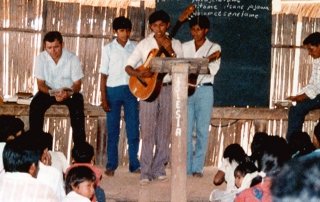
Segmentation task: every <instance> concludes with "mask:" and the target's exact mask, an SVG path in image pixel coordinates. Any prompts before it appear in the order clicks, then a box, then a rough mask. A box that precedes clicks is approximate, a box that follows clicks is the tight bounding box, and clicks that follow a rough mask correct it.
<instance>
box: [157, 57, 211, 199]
mask: <svg viewBox="0 0 320 202" xmlns="http://www.w3.org/2000/svg"><path fill="white" fill-rule="evenodd" d="M208 63H209V60H208V59H206V58H181V59H180V58H161V57H156V58H154V59H153V60H152V61H151V67H152V71H153V72H172V128H171V137H172V139H171V143H172V144H171V147H172V150H171V152H172V153H171V164H172V166H171V200H170V201H171V202H183V201H187V133H188V127H187V125H188V114H187V112H188V74H189V73H197V74H199V73H202V74H206V73H208Z"/></svg>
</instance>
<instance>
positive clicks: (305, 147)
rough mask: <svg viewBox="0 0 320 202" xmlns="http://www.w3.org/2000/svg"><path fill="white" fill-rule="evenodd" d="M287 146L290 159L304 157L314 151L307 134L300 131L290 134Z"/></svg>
mask: <svg viewBox="0 0 320 202" xmlns="http://www.w3.org/2000/svg"><path fill="white" fill-rule="evenodd" d="M288 146H289V151H290V155H291V156H292V158H297V157H300V156H304V155H306V154H309V153H311V152H312V151H314V150H315V149H316V148H315V147H314V145H313V144H312V142H311V138H310V136H309V134H308V133H306V132H302V131H294V132H293V133H292V134H291V136H290V139H289V141H288Z"/></svg>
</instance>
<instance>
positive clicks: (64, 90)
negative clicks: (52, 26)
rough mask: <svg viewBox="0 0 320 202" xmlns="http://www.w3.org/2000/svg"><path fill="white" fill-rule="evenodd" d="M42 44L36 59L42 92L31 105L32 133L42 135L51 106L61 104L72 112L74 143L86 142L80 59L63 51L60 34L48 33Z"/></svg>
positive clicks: (36, 69) (38, 79)
mask: <svg viewBox="0 0 320 202" xmlns="http://www.w3.org/2000/svg"><path fill="white" fill-rule="evenodd" d="M43 45H44V48H45V50H44V51H43V52H41V53H40V54H39V55H38V56H37V57H36V60H35V71H34V76H35V78H36V79H37V84H38V89H39V91H38V93H37V94H36V95H35V96H34V98H33V99H32V101H31V104H30V114H29V124H30V125H29V126H30V127H29V130H32V131H36V132H38V131H40V132H41V131H42V130H43V121H44V114H45V112H46V111H47V109H49V108H50V106H51V105H53V104H55V103H60V104H64V105H66V106H67V107H68V109H69V112H70V121H71V127H72V130H73V142H74V143H75V144H77V143H78V142H79V143H80V142H84V141H85V139H86V135H85V125H84V111H83V108H84V105H83V96H82V94H81V93H80V90H81V79H82V78H83V77H84V75H83V71H82V66H81V62H80V59H79V57H78V56H77V55H75V54H74V53H72V52H70V51H68V50H66V49H64V48H63V47H64V42H63V38H62V35H61V33H60V32H57V31H52V32H48V33H47V34H46V35H45V37H44V39H43Z"/></svg>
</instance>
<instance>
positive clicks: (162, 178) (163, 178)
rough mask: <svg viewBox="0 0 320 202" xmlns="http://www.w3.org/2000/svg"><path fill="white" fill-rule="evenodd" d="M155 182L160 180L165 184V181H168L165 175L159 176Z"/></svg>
mask: <svg viewBox="0 0 320 202" xmlns="http://www.w3.org/2000/svg"><path fill="white" fill-rule="evenodd" d="M157 180H160V181H161V182H165V181H168V177H167V176H165V175H160V176H159V177H157Z"/></svg>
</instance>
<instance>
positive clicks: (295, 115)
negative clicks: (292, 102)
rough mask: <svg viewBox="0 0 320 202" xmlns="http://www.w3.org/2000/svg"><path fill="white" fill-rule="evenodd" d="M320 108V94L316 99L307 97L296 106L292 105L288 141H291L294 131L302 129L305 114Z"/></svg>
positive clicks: (289, 116)
mask: <svg viewBox="0 0 320 202" xmlns="http://www.w3.org/2000/svg"><path fill="white" fill-rule="evenodd" d="M319 108H320V95H317V97H315V98H314V99H310V98H306V99H305V100H303V101H302V102H298V103H297V104H296V106H292V107H290V109H289V115H288V132H287V136H286V139H287V141H289V138H290V136H291V134H292V132H294V131H302V125H303V123H304V118H305V116H306V115H307V114H308V113H309V112H310V111H311V110H314V109H319Z"/></svg>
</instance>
